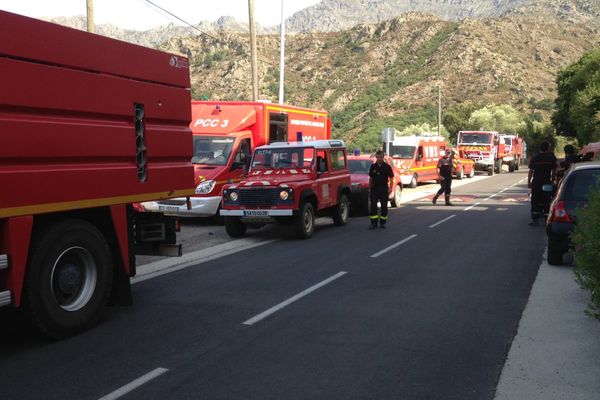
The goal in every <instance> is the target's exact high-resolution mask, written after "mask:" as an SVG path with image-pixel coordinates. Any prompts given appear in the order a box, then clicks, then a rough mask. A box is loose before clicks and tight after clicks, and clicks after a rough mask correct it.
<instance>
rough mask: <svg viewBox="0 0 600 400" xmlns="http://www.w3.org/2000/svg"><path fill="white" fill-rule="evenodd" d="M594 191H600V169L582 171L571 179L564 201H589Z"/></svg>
mask: <svg viewBox="0 0 600 400" xmlns="http://www.w3.org/2000/svg"><path fill="white" fill-rule="evenodd" d="M592 190H600V169H582V170H580V171H575V172H573V173H572V174H571V176H570V177H569V180H568V181H567V186H566V187H565V195H564V199H565V200H567V201H587V198H588V194H589V193H590V191H592Z"/></svg>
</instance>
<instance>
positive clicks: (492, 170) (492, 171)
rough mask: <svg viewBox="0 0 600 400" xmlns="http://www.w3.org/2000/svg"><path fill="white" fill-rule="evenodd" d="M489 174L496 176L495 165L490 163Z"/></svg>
mask: <svg viewBox="0 0 600 400" xmlns="http://www.w3.org/2000/svg"><path fill="white" fill-rule="evenodd" d="M488 176H494V166H493V165H490V166H489V167H488Z"/></svg>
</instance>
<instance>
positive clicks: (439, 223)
mask: <svg viewBox="0 0 600 400" xmlns="http://www.w3.org/2000/svg"><path fill="white" fill-rule="evenodd" d="M454 217H456V214H452V215H451V216H449V217H447V218H444V219H443V220H441V221H438V222H436V223H435V224H433V225H429V227H430V228H435V227H436V226H438V225H441V224H443V223H444V222H446V221H450V220H451V219H452V218H454Z"/></svg>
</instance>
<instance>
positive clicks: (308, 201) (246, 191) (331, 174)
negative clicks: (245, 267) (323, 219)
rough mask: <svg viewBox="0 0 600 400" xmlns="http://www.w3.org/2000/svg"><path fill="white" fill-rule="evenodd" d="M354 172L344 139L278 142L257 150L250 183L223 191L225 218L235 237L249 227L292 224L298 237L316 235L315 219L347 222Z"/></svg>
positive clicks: (232, 186) (230, 231) (242, 233)
mask: <svg viewBox="0 0 600 400" xmlns="http://www.w3.org/2000/svg"><path fill="white" fill-rule="evenodd" d="M349 198H350V173H349V171H348V162H347V156H346V147H345V145H344V142H342V141H341V140H317V141H313V142H295V143H285V142H282V143H274V144H270V145H266V146H261V147H258V148H256V150H255V151H254V155H253V157H252V162H251V164H250V169H249V171H248V175H247V178H246V179H244V180H243V181H242V182H240V183H238V184H233V185H227V186H225V187H224V189H223V204H222V209H221V215H222V216H224V217H225V228H226V230H227V233H228V234H229V235H230V236H232V237H242V236H244V234H245V233H246V229H247V226H248V224H258V225H262V224H266V223H272V222H275V221H281V222H288V223H290V224H292V225H293V226H294V228H295V230H296V233H297V234H298V236H299V237H300V238H303V239H305V238H309V237H311V236H312V234H313V232H314V228H315V217H317V216H331V217H332V218H333V222H334V224H335V225H345V224H346V222H347V221H348V214H349V205H350V204H349V200H348V199H349Z"/></svg>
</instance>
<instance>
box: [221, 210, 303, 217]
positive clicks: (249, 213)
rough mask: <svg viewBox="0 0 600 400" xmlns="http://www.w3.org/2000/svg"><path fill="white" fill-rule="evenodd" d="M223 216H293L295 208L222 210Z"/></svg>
mask: <svg viewBox="0 0 600 400" xmlns="http://www.w3.org/2000/svg"><path fill="white" fill-rule="evenodd" d="M220 214H221V216H223V217H241V218H252V219H255V218H271V217H291V216H293V215H294V210H260V209H258V210H254V209H252V210H221V211H220Z"/></svg>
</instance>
